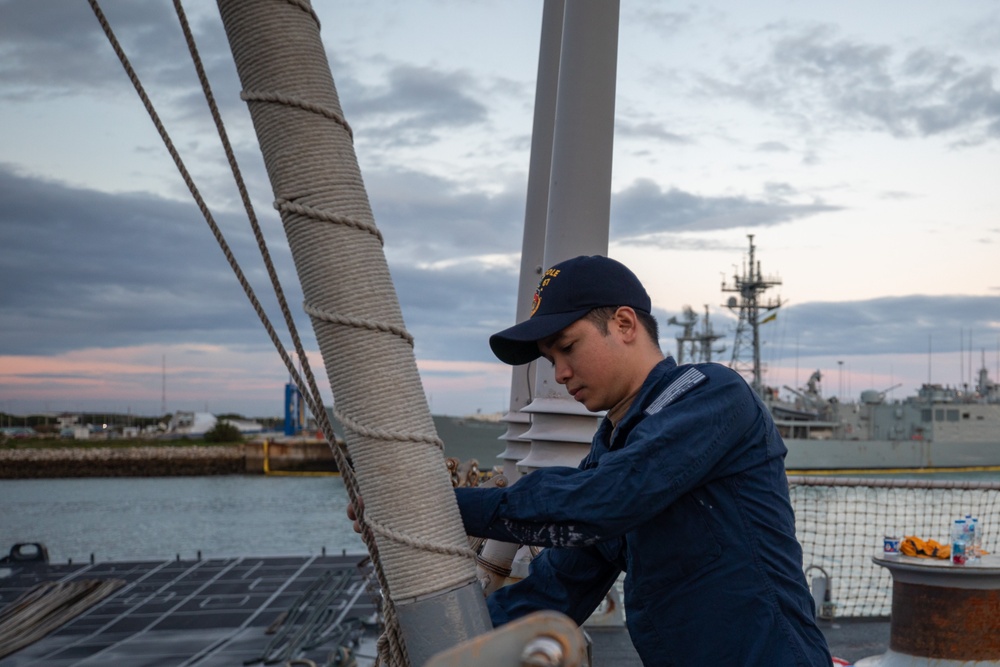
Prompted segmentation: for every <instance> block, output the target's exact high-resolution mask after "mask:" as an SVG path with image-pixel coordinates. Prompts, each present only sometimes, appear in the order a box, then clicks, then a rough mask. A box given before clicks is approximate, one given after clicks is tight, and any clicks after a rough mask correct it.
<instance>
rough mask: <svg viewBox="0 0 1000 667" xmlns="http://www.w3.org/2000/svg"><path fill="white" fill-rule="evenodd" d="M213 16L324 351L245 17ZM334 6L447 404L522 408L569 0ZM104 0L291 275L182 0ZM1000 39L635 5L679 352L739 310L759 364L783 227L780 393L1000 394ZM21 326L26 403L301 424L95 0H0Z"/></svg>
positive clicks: (359, 132) (261, 280) (664, 269)
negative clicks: (761, 294) (539, 205)
mask: <svg viewBox="0 0 1000 667" xmlns="http://www.w3.org/2000/svg"><path fill="white" fill-rule="evenodd" d="M189 4H190V5H191V6H188V7H187V8H186V9H187V12H188V16H189V19H190V20H191V22H192V26H193V28H194V31H195V36H196V38H197V39H198V41H199V48H200V49H201V54H202V58H203V59H204V61H205V64H206V67H207V69H208V74H209V77H210V79H211V82H212V85H213V88H214V93H215V97H216V99H217V100H218V102H219V104H220V106H221V108H222V112H223V114H224V117H225V121H226V124H227V128H228V130H229V132H230V135H231V138H232V139H233V141H234V144H235V146H236V150H237V155H238V158H239V159H240V162H241V167H242V169H243V170H244V175H245V177H246V178H247V181H248V184H249V187H250V189H251V193H252V196H253V198H254V201H255V205H256V209H257V214H258V216H259V217H260V219H261V222H262V225H263V226H264V227H265V233H266V234H267V235H268V242H269V245H270V248H271V251H272V253H273V254H274V256H275V259H276V261H277V262H278V265H279V271H280V272H281V276H282V279H283V281H284V286H285V289H286V291H287V292H288V294H289V299H290V302H291V304H292V306H293V309H294V311H295V313H296V317H297V318H298V322H299V326H300V328H301V331H302V332H303V334H304V336H305V338H306V339H307V345H308V346H309V347H310V349H314V348H315V342H314V339H313V337H312V333H311V328H310V324H309V320H308V317H306V316H305V315H304V314H303V313H302V307H301V304H302V297H301V291H300V290H299V289H298V287H297V285H296V278H295V273H294V267H293V266H292V262H291V258H290V255H289V252H288V249H287V244H286V243H285V241H284V238H283V234H282V230H281V226H280V221H279V219H278V216H277V213H276V212H275V211H274V210H273V208H272V207H271V197H272V195H271V190H270V186H269V184H268V182H267V177H266V174H265V173H264V169H263V163H262V160H261V158H260V154H259V150H258V148H257V145H256V138H255V137H254V134H253V129H252V127H251V125H250V121H249V114H248V112H247V110H246V105H245V103H243V102H241V101H240V99H239V91H240V86H239V81H238V79H237V77H236V72H235V68H234V66H233V64H232V58H231V55H230V54H229V51H228V43H227V41H226V37H225V34H224V32H223V30H222V26H221V22H220V20H219V17H218V11H217V9H216V7H215V4H214V3H197V4H196V3H189ZM315 5H316V11H317V13H318V14H319V17H320V19H321V21H322V35H323V39H324V43H325V44H326V47H327V52H328V55H329V59H330V63H331V69H332V71H333V76H334V79H335V81H336V85H337V89H338V92H339V95H340V99H341V102H342V104H343V107H344V112H345V114H346V116H347V119H348V121H349V122H350V123H351V125H352V126H353V128H354V137H355V149H356V152H357V155H358V159H359V162H360V164H361V169H362V172H363V175H364V179H365V184H366V186H367V190H368V195H369V198H370V200H371V204H372V208H373V211H374V214H375V218H376V221H377V223H378V225H379V227H380V229H381V230H382V232H383V234H384V236H385V253H386V257H387V259H388V263H389V267H390V270H391V272H392V274H393V277H394V280H395V282H396V286H397V292H398V295H399V299H400V303H401V307H402V310H403V316H404V318H405V320H406V324H407V328H408V329H409V331H410V332H411V333H413V335H414V336H415V339H416V344H415V352H416V356H417V361H418V366H419V368H420V371H421V377H422V379H423V382H424V386H425V390H426V393H427V396H428V400H429V403H430V406H431V409H432V411H433V412H435V413H442V414H454V415H463V414H470V413H474V412H477V411H482V412H500V411H503V410H505V409H506V408H507V404H508V394H509V384H510V369H509V368H508V367H506V366H504V365H502V364H500V363H499V362H497V361H496V360H495V359H494V358H493V356H492V354H491V353H490V350H489V347H488V345H487V338H488V336H489V334H490V333H493V332H495V331H497V330H499V329H501V328H504V327H506V326H509V325H510V324H513V323H514V308H515V300H516V294H515V288H516V285H517V275H516V272H517V269H518V254H519V252H520V246H521V227H522V224H523V218H524V206H525V188H526V178H527V169H528V158H529V154H528V149H529V144H530V133H531V120H532V106H533V103H534V93H535V74H536V67H537V59H538V46H539V44H538V43H539V36H540V27H541V11H542V3H541V2H539V1H537V0H536V1H533V2H528V1H525V0H520V1H510V2H504V3H495V2H477V1H470V0H463V1H459V0H436V1H435V0H407V1H405V2H403V1H399V2H392V1H384V2H368V1H360V0H359V1H351V2H341V1H336V2H335V1H333V0H330V1H326V2H316V3H315ZM102 6H103V8H104V10H105V12H106V14H107V16H108V19H109V21H110V22H111V25H112V27H113V28H114V29H115V31H116V32H117V33H118V37H119V39H120V40H121V41H122V43H123V46H124V48H125V49H126V51H127V53H128V54H129V57H130V58H131V59H132V61H133V64H134V65H135V67H136V69H137V71H138V73H139V75H140V77H141V78H142V80H143V82H144V84H145V85H146V87H147V89H148V92H149V94H150V96H151V98H152V99H153V102H154V104H156V105H157V108H158V110H159V112H160V114H161V116H162V117H163V120H164V123H165V124H166V126H167V129H168V130H169V131H170V132H171V134H172V135H173V138H174V141H175V142H176V143H177V145H178V148H179V150H180V151H181V153H182V155H183V157H184V159H185V161H186V162H187V164H188V166H189V168H190V169H191V171H192V172H193V174H194V177H195V179H196V181H197V182H198V184H199V186H200V188H201V190H202V192H203V193H204V194H205V196H206V199H207V200H208V203H209V205H210V206H211V207H212V209H213V212H214V214H215V216H216V218H217V219H218V220H219V221H220V224H221V225H222V226H223V229H224V231H225V233H226V235H227V238H228V240H229V242H230V244H231V245H232V246H233V248H234V250H235V252H236V254H237V256H238V257H239V259H240V261H241V263H242V264H243V266H244V269H245V270H246V271H247V273H248V274H249V275H250V277H251V280H253V281H254V284H255V288H256V289H257V290H258V292H260V293H262V294H263V293H266V292H267V289H268V284H267V282H266V275H265V274H264V271H263V269H262V267H261V263H260V259H259V256H258V255H256V251H255V248H254V243H253V238H252V235H251V234H250V230H249V226H248V225H247V223H246V221H245V216H244V215H243V214H242V208H241V205H240V203H239V201H238V198H237V192H236V189H235V187H234V186H233V184H232V182H231V178H228V180H227V174H228V172H227V168H226V166H225V162H224V155H223V153H222V150H221V148H220V147H219V144H218V139H217V137H216V136H215V132H214V128H213V127H212V126H211V118H210V116H209V114H208V112H207V109H206V107H205V103H204V100H203V99H202V98H201V94H200V89H199V87H198V83H197V79H196V78H195V75H194V71H193V68H192V66H191V63H190V60H189V58H188V56H187V50H186V47H185V46H184V44H183V40H182V36H181V33H180V29H179V27H178V22H177V19H176V17H175V16H174V14H173V7H172V4H171V3H170V2H168V1H166V0H155V1H154V0H149V1H147V2H141V3H140V2H134V1H133V0H106V1H105V2H103V3H102ZM998 45H1000V6H998V5H997V4H996V3H994V2H990V1H986V0H969V1H967V2H963V3H939V2H926V1H925V2H913V1H911V2H900V1H894V0H892V1H886V2H881V3H875V4H873V3H868V2H865V3H863V2H856V1H853V2H852V1H848V2H839V3H795V2H788V1H784V2H782V1H771V2H764V3H740V2H735V1H730V2H723V1H716V0H708V1H706V2H700V3H676V2H669V1H667V2H662V1H656V0H630V1H628V2H623V3H622V9H621V25H620V31H619V59H618V87H617V102H616V128H615V131H616V134H615V153H614V172H613V182H612V199H611V222H610V229H611V247H610V253H609V254H610V255H611V256H612V257H615V258H617V259H620V260H622V261H623V262H625V263H626V264H628V265H629V266H631V267H632V268H633V269H634V270H635V272H636V273H637V274H638V275H639V277H640V278H641V279H642V280H643V281H644V282H645V283H646V285H647V287H648V289H649V291H650V293H651V296H652V300H653V307H654V314H655V315H657V317H658V319H659V320H660V322H661V329H662V334H663V335H662V339H661V343H662V347H663V348H664V350H665V351H667V352H674V350H675V349H676V344H675V341H674V336H675V335H677V334H678V333H679V329H677V328H676V327H672V326H669V325H668V324H667V322H668V319H669V318H670V317H671V316H677V315H679V314H680V312H681V310H682V308H683V307H684V306H685V305H690V306H692V307H693V308H694V309H695V310H696V311H697V312H698V313H701V312H703V310H704V307H705V305H708V306H709V310H710V313H711V320H712V323H713V325H714V327H715V329H716V331H717V332H718V333H722V334H724V335H725V337H726V338H725V340H723V341H720V343H719V344H720V345H725V347H726V351H725V352H723V353H720V355H719V360H720V361H723V362H728V361H729V354H730V353H731V350H732V347H733V346H732V340H731V337H732V332H733V330H734V325H735V320H734V319H733V317H732V315H731V314H729V312H728V311H727V310H726V309H725V308H723V307H722V306H721V304H723V303H724V302H725V300H726V298H727V297H728V294H724V293H723V292H722V291H721V290H720V286H721V284H722V282H723V281H725V280H731V279H732V275H733V273H734V271H738V270H740V268H741V266H742V264H743V262H744V258H745V255H746V251H747V235H748V234H753V235H754V242H755V243H756V245H757V254H758V259H759V260H760V261H761V263H762V266H763V270H764V272H765V273H766V274H769V275H775V276H778V277H780V279H781V281H782V284H781V285H780V287H777V288H776V289H774V290H772V292H771V293H770V296H773V297H778V296H780V297H781V298H782V300H783V301H784V302H785V305H784V306H783V307H782V308H781V309H780V311H779V314H778V317H777V319H776V320H775V321H774V322H772V323H769V324H767V325H766V326H764V327H763V328H762V331H763V334H764V336H765V344H764V351H763V357H764V360H765V363H766V367H767V376H766V381H767V382H768V384H771V385H773V386H778V387H780V386H783V385H789V386H801V385H803V384H804V383H805V381H806V379H807V378H808V376H809V374H810V373H812V372H813V371H814V370H817V369H819V370H821V372H822V373H823V374H824V382H823V389H824V392H825V393H826V394H827V395H838V394H839V395H842V396H844V397H845V398H848V397H853V396H857V395H858V394H859V393H860V391H862V390H863V389H868V388H875V389H887V388H889V387H892V386H894V385H896V384H901V385H902V386H901V387H900V388H899V389H897V390H895V391H893V392H892V394H891V396H893V397H896V398H901V397H903V396H906V395H909V394H911V393H913V392H914V391H915V390H916V388H917V387H919V385H920V384H921V383H923V382H927V381H928V380H929V379H930V380H931V381H933V382H937V383H941V384H950V385H958V384H960V383H962V382H965V383H968V382H970V381H971V378H972V376H973V374H974V373H975V372H977V371H978V369H979V368H980V366H982V365H983V364H984V363H985V365H986V367H987V368H988V369H989V371H990V373H991V375H992V376H993V378H994V380H996V379H997V378H998V376H1000V372H998V368H1000V268H998V267H1000V187H998V186H997V184H996V173H997V166H998V165H1000V77H998V74H997V68H998V67H1000V46H998ZM271 301H273V299H268V300H267V304H268V306H269V308H270V307H272V306H271V305H270V304H271ZM271 316H272V318H274V319H275V320H276V321H278V322H280V321H281V316H280V313H279V312H278V311H277V310H276V309H273V310H271ZM0 318H2V319H0V322H2V324H0V412H6V413H13V414H24V413H30V412H38V411H78V410H82V411H114V412H126V411H128V412H132V413H135V414H144V415H152V414H160V413H161V411H162V410H163V409H164V408H165V410H166V411H168V412H173V411H175V410H182V409H196V410H203V409H207V410H210V411H213V412H216V413H220V412H239V413H242V414H246V415H248V416H268V415H278V414H280V413H281V410H282V392H283V385H284V383H285V382H286V381H287V373H286V371H285V370H284V367H283V365H282V363H281V361H280V359H279V358H278V355H277V354H276V353H275V351H274V349H273V347H272V346H271V343H270V341H269V340H268V338H267V336H266V334H265V333H264V331H263V328H262V327H261V325H260V322H259V321H258V320H257V317H256V315H255V314H254V312H253V311H252V309H251V308H250V306H249V305H248V303H247V300H246V298H245V296H244V295H243V293H242V290H241V289H240V287H239V285H238V283H237V282H236V280H235V278H234V277H233V275H232V272H231V270H230V269H229V267H228V265H227V264H226V262H225V260H224V258H223V256H222V254H221V253H220V252H219V250H218V248H217V246H216V244H215V241H214V239H213V238H212V236H211V234H210V232H209V230H208V228H207V226H206V225H205V223H204V221H203V220H202V218H201V216H200V214H199V213H198V211H197V209H196V207H195V206H194V204H193V203H192V202H191V199H190V196H189V195H188V194H187V191H186V189H185V188H184V185H183V182H182V181H181V179H180V177H179V176H178V175H177V173H176V170H175V169H174V167H173V164H172V162H171V161H170V159H169V157H168V155H167V153H166V151H165V149H164V148H163V146H162V144H161V142H160V140H159V137H158V136H157V135H156V133H155V130H154V129H153V126H152V123H151V122H150V120H149V118H148V117H147V116H146V113H145V111H144V110H143V109H142V107H141V104H140V102H139V101H138V99H137V97H136V95H135V92H134V91H133V89H132V87H131V85H130V83H129V82H128V80H127V78H126V77H125V75H124V73H123V71H122V69H121V66H120V65H119V64H118V62H117V59H116V58H115V57H114V54H113V52H112V50H111V48H110V47H109V45H108V44H107V42H106V40H105V38H104V36H103V33H102V32H101V31H100V28H99V26H98V24H97V21H96V20H95V18H94V16H93V15H92V13H91V12H90V9H89V7H88V6H87V3H85V2H68V1H64V0H57V1H55V2H38V1H37V0H0ZM285 339H286V341H287V340H288V338H287V336H286V337H285ZM970 351H971V354H970ZM314 354H315V357H314V358H313V359H312V361H313V364H314V366H315V367H317V368H320V367H321V361H320V359H319V356H318V353H314ZM838 362H842V363H838ZM164 371H165V372H164ZM320 374H321V375H322V373H320ZM323 377H324V382H323V384H324V385H325V376H323ZM327 397H328V398H329V392H327Z"/></svg>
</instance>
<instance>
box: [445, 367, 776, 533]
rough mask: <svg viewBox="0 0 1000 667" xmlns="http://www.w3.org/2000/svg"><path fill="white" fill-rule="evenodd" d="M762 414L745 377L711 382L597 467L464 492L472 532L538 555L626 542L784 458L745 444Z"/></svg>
mask: <svg viewBox="0 0 1000 667" xmlns="http://www.w3.org/2000/svg"><path fill="white" fill-rule="evenodd" d="M654 393H655V392H654ZM641 407H642V406H633V410H635V409H641ZM762 409H763V408H762V407H761V406H760V405H759V403H758V402H757V401H756V400H755V399H754V398H753V396H752V390H751V389H750V388H749V386H747V384H746V382H745V381H744V380H743V379H742V378H740V377H739V376H738V375H736V374H735V373H732V372H730V371H728V369H725V372H719V373H713V374H712V375H711V376H710V377H709V378H708V381H706V382H704V383H702V384H701V385H699V386H698V387H696V388H694V389H692V390H690V391H688V392H687V393H685V394H684V395H683V396H681V397H680V398H678V399H677V400H675V401H673V402H671V403H670V404H669V405H667V406H666V407H664V408H662V409H660V410H658V411H656V412H654V413H653V414H646V415H643V418H642V419H641V420H638V421H637V423H636V424H635V427H634V428H633V429H632V430H631V431H630V432H629V433H628V435H627V441H626V442H625V443H624V446H620V447H616V448H612V449H611V450H610V451H607V452H605V453H603V455H601V456H600V457H597V458H596V462H592V463H591V464H590V465H591V467H587V468H584V469H578V468H568V467H553V468H542V469H539V470H535V471H534V472H532V473H531V474H530V475H526V476H525V477H523V478H521V479H519V480H518V481H517V483H516V484H513V485H511V486H509V487H507V488H500V489H478V488H460V489H456V490H455V492H456V497H457V500H458V506H459V509H460V510H461V514H462V520H463V522H464V524H465V529H466V532H468V533H469V534H470V535H474V536H477V537H487V538H492V539H498V540H503V541H506V542H514V543H518V544H532V545H537V546H585V545H590V544H595V543H597V542H599V541H601V540H605V539H610V538H614V537H619V536H621V535H624V534H625V533H627V532H629V531H630V530H633V529H635V528H637V527H638V526H640V525H642V524H643V523H644V522H646V521H648V520H649V519H651V518H652V517H654V516H656V515H658V514H660V513H661V512H663V511H664V510H665V509H666V508H667V507H669V506H670V505H671V504H672V503H673V502H674V501H676V500H677V499H678V498H680V497H681V496H682V495H684V494H685V493H688V492H689V491H691V490H692V489H693V488H696V487H697V486H699V485H701V484H703V483H704V482H705V481H706V480H708V479H712V478H715V477H719V476H724V475H730V474H734V473H736V472H739V471H740V469H741V468H748V467H751V466H753V465H759V464H760V463H762V462H763V461H765V460H766V459H767V458H770V457H771V456H775V455H778V452H767V451H766V449H765V448H764V447H761V446H759V445H757V446H754V445H753V443H760V442H763V441H764V440H765V439H763V438H754V437H746V436H747V435H748V434H749V433H748V432H749V431H752V430H753V429H754V428H763V427H764V420H763V419H762V417H761V413H760V411H761V410H762ZM741 448H742V449H741ZM588 458H590V457H588Z"/></svg>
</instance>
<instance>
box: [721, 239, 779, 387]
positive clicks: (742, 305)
mask: <svg viewBox="0 0 1000 667" xmlns="http://www.w3.org/2000/svg"><path fill="white" fill-rule="evenodd" d="M747 238H748V239H749V240H750V258H749V259H750V261H749V262H748V264H747V265H746V266H744V267H743V275H734V276H733V282H732V283H731V284H727V283H725V282H723V283H722V291H723V292H735V293H737V294H739V295H740V298H739V299H737V298H736V297H735V296H731V297H729V299H728V300H727V302H726V304H725V307H726V308H729V309H730V310H731V311H733V312H735V313H737V315H738V316H739V322H738V323H737V325H736V337H735V342H734V343H733V356H732V360H731V361H730V363H729V367H730V368H732V369H733V370H735V371H737V372H738V373H740V375H742V376H743V377H744V378H746V377H748V376H749V381H750V386H751V387H753V390H754V391H755V392H757V395H758V396H761V397H763V396H764V394H763V388H764V383H763V375H762V371H761V365H760V333H759V327H760V325H761V324H764V323H765V322H770V321H771V320H772V319H774V317H775V316H776V313H772V314H771V315H768V316H767V317H765V318H764V319H763V320H761V318H760V317H761V312H762V311H763V312H764V313H768V312H771V311H774V310H777V309H778V308H780V307H781V298H780V297H778V298H776V299H774V300H768V301H766V302H763V301H761V299H760V298H759V297H760V295H761V294H763V293H764V292H765V291H767V290H768V289H770V288H772V287H774V286H775V285H780V284H781V279H780V278H777V277H770V276H764V275H763V274H762V273H761V270H760V262H759V261H757V260H756V259H755V258H754V250H755V249H756V247H755V246H754V244H753V234H747ZM747 339H749V340H747Z"/></svg>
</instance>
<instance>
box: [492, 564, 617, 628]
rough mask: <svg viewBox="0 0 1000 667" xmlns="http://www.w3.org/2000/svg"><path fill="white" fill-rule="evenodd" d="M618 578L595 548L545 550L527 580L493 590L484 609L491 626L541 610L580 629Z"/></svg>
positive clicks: (611, 565)
mask: <svg viewBox="0 0 1000 667" xmlns="http://www.w3.org/2000/svg"><path fill="white" fill-rule="evenodd" d="M619 574H621V570H620V569H619V568H618V567H617V566H616V565H614V564H613V563H611V562H609V561H608V560H607V559H606V558H605V557H604V555H603V554H602V553H600V551H599V550H598V549H597V548H596V547H584V548H582V549H565V548H558V547H556V548H552V549H545V550H544V551H542V552H541V553H540V554H538V556H536V557H535V558H534V560H532V561H531V565H530V576H528V577H527V578H525V579H522V580H521V581H519V582H517V583H515V584H511V585H510V586H504V587H503V588H501V589H499V590H497V591H496V592H495V593H493V594H492V595H490V596H489V598H487V600H486V605H487V607H488V608H489V611H490V618H491V619H492V621H493V625H495V626H497V625H502V624H504V623H507V622H509V621H512V620H514V619H517V618H521V617H522V616H525V615H527V614H530V613H533V612H536V611H540V610H543V609H556V610H559V611H561V612H562V613H564V614H566V615H567V616H569V617H570V618H572V619H573V620H574V621H576V623H577V624H578V625H580V624H582V623H583V622H584V621H585V620H587V618H588V617H589V616H590V615H591V614H592V613H593V612H594V609H596V608H597V605H599V604H600V603H601V601H602V600H603V599H604V596H605V594H607V592H608V590H610V588H611V586H612V585H613V584H614V583H615V580H616V579H617V578H618V575H619Z"/></svg>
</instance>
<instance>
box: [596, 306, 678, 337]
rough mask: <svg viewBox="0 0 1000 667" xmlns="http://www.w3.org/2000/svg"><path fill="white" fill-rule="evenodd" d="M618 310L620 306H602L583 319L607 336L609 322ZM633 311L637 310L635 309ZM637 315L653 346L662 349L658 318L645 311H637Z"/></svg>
mask: <svg viewBox="0 0 1000 667" xmlns="http://www.w3.org/2000/svg"><path fill="white" fill-rule="evenodd" d="M618 308H619V306H602V307H600V308H594V309H593V310H591V311H590V312H589V313H587V314H586V315H584V316H583V319H585V320H589V321H590V322H593V324H594V326H596V327H597V330H598V331H600V332H601V334H603V335H605V336H607V335H608V333H609V331H608V322H610V321H611V318H613V317H614V316H615V313H616V312H617V311H618ZM632 310H635V308H633V309H632ZM635 315H636V317H637V318H639V323H640V324H642V328H643V329H645V330H646V333H648V334H649V337H650V338H651V339H652V341H653V345H655V346H656V347H660V326H659V324H657V322H656V318H655V317H653V316H652V315H650V314H649V313H647V312H646V311H644V310H635Z"/></svg>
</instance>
